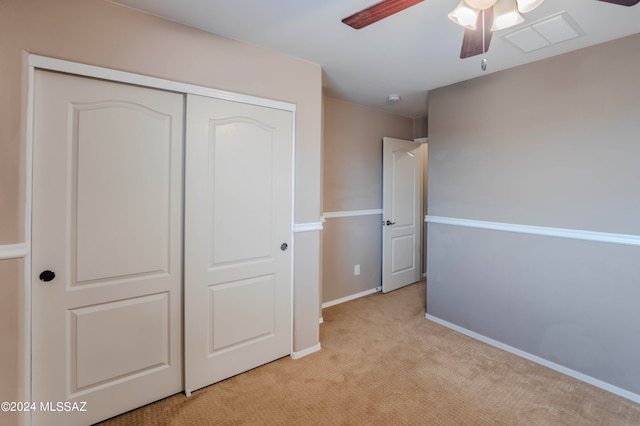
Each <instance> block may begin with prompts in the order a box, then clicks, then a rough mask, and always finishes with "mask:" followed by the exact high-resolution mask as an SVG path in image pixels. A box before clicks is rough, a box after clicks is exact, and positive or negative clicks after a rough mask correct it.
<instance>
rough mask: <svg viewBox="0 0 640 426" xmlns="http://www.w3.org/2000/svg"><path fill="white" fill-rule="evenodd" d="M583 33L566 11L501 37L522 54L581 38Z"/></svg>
mask: <svg viewBox="0 0 640 426" xmlns="http://www.w3.org/2000/svg"><path fill="white" fill-rule="evenodd" d="M584 34H585V33H584V31H583V30H582V28H580V26H579V25H578V24H577V23H576V21H574V20H573V18H571V16H569V14H568V13H567V12H566V11H562V12H560V13H556V14H554V15H551V16H549V17H547V18H544V19H541V20H539V21H536V22H533V23H532V24H529V25H527V26H525V27H519V28H518V29H517V30H515V31H512V32H510V33H507V34H505V35H503V36H502V38H504V39H505V40H507V41H508V42H509V43H511V44H513V45H514V46H515V47H517V48H518V49H520V50H522V51H523V52H524V53H529V52H533V51H534V50H538V49H542V48H543V47H547V46H551V45H552V44H557V43H562V42H563V41H567V40H571V39H574V38H578V37H580V36H583V35H584Z"/></svg>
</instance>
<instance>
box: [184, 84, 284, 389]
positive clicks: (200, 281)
mask: <svg viewBox="0 0 640 426" xmlns="http://www.w3.org/2000/svg"><path fill="white" fill-rule="evenodd" d="M292 128H293V113H292V112H290V111H282V110H278V109H272V108H267V107H262V106H255V105H248V104H243V103H239V102H232V101H227V100H221V99H213V98H206V97H200V96H191V95H189V96H188V97H187V145H186V197H185V198H186V201H185V330H186V333H185V389H186V391H187V394H189V393H190V392H191V391H194V390H196V389H199V388H202V387H204V386H207V385H209V384H211V383H215V382H217V381H220V380H223V379H225V378H228V377H230V376H233V375H235V374H238V373H241V372H243V371H246V370H249V369H251V368H254V367H257V366H259V365H262V364H264V363H267V362H269V361H272V360H274V359H277V358H280V357H282V356H286V355H288V354H290V352H291V303H292V302H291V299H292V290H291V253H292V249H291V247H289V246H290V245H291V225H292V223H291V222H292V213H291V211H292V203H291V200H292V198H291V196H292V195H291V194H292V177H291V171H292V145H293V144H292V142H293V136H292V135H293V132H292Z"/></svg>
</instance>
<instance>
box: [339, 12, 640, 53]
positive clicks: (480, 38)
mask: <svg viewBox="0 0 640 426" xmlns="http://www.w3.org/2000/svg"><path fill="white" fill-rule="evenodd" d="M423 1H424V0H383V1H381V2H379V3H376V4H374V5H373V6H370V7H368V8H366V9H363V10H361V11H360V12H356V13H354V14H353V15H351V16H349V17H347V18H344V19H343V20H342V22H344V23H345V24H347V25H349V26H350V27H352V28H355V29H357V30H359V29H360V28H364V27H366V26H367V25H371V24H373V23H374V22H377V21H379V20H381V19H384V18H386V17H388V16H391V15H394V14H396V13H398V12H400V11H402V10H404V9H407V8H408V7H411V6H413V5H416V4H418V3H421V2H423ZM543 1H544V0H461V1H460V3H459V4H458V6H457V7H456V8H455V9H454V10H453V11H452V12H451V13H450V14H449V19H451V20H452V21H453V22H455V23H456V24H458V25H460V26H462V27H463V28H464V29H465V30H464V36H463V38H462V49H461V50H460V58H461V59H463V58H468V57H471V56H475V55H480V54H483V53H485V52H486V51H487V50H489V44H490V43H491V35H492V33H493V31H496V30H502V29H505V28H509V27H511V26H513V25H517V24H519V23H521V22H522V21H523V18H522V16H521V15H520V13H527V12H530V11H532V10H533V9H535V8H536V7H538V6H539V5H540V4H541V3H542V2H543ZM599 1H603V2H606V3H612V4H618V5H621V6H633V5H635V4H638V3H640V0H599Z"/></svg>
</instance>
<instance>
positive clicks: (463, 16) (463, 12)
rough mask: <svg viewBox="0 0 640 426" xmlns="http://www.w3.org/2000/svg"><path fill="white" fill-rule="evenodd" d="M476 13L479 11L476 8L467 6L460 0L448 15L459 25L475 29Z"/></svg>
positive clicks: (463, 0)
mask: <svg viewBox="0 0 640 426" xmlns="http://www.w3.org/2000/svg"><path fill="white" fill-rule="evenodd" d="M478 13H480V11H479V10H478V9H475V8H473V7H471V6H469V5H468V4H467V2H466V1H465V0H462V1H460V3H459V4H458V6H456V8H455V9H453V12H451V13H450V14H449V15H448V16H449V19H451V20H452V21H453V22H455V23H456V24H458V25H460V26H461V27H463V28H468V29H470V30H475V29H476V22H478Z"/></svg>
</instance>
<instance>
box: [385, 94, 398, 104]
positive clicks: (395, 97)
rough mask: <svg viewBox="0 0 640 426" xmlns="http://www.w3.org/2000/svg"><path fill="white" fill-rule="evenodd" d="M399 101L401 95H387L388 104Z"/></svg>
mask: <svg viewBox="0 0 640 426" xmlns="http://www.w3.org/2000/svg"><path fill="white" fill-rule="evenodd" d="M398 102H400V95H389V96H387V103H388V104H392V105H393V104H397V103H398Z"/></svg>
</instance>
